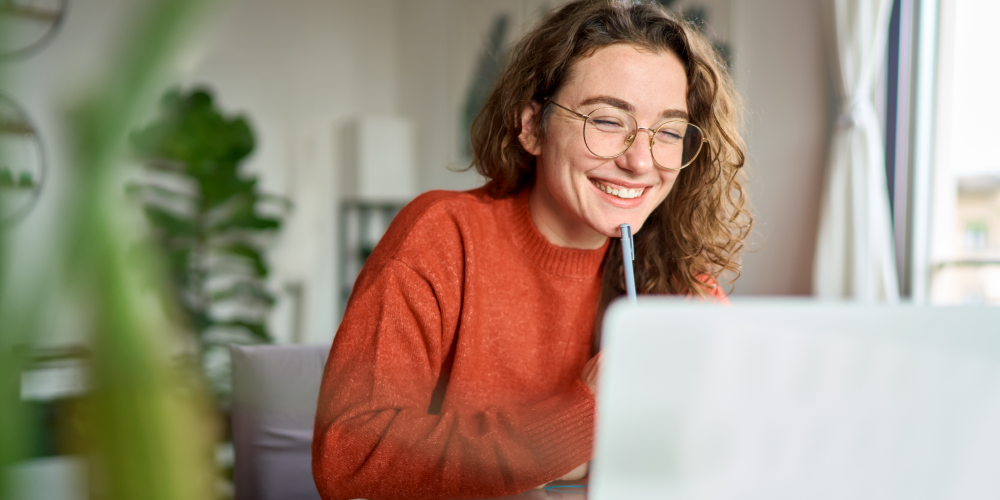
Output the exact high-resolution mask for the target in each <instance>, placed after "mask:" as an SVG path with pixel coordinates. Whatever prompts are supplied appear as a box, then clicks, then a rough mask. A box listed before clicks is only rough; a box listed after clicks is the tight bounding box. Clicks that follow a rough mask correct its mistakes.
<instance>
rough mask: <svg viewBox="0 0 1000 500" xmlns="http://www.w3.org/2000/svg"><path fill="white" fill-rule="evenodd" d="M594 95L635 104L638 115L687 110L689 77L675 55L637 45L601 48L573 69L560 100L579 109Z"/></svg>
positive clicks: (560, 94) (575, 64)
mask: <svg viewBox="0 0 1000 500" xmlns="http://www.w3.org/2000/svg"><path fill="white" fill-rule="evenodd" d="M594 96H610V97H615V98H617V99H621V100H623V101H626V102H628V103H630V104H632V105H633V106H634V107H635V109H636V113H637V114H650V113H652V114H659V113H660V112H661V111H663V110H668V109H678V110H682V111H687V74H686V73H685V71H684V65H683V64H682V63H681V61H680V59H679V58H678V57H677V56H676V55H674V53H672V52H669V51H666V50H663V51H657V52H654V51H650V50H648V49H645V48H642V47H638V46H635V45H626V44H617V45H611V46H608V47H602V48H600V49H597V50H596V51H594V53H593V54H591V55H589V56H588V57H585V58H583V59H581V60H579V61H577V62H576V63H574V64H573V66H572V67H571V68H570V71H569V77H568V78H567V79H566V83H565V84H564V85H563V87H562V88H561V89H560V90H559V94H558V98H559V99H560V100H565V101H567V102H566V104H567V105H571V106H576V105H578V104H579V103H580V102H582V101H584V100H586V99H588V98H591V97H594Z"/></svg>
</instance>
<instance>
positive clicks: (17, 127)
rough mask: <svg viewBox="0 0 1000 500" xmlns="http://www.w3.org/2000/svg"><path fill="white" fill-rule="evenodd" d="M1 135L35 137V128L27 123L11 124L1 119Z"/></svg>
mask: <svg viewBox="0 0 1000 500" xmlns="http://www.w3.org/2000/svg"><path fill="white" fill-rule="evenodd" d="M0 134H11V135H34V134H35V128H34V127H32V126H31V124H30V123H27V122H11V121H6V120H2V119H0Z"/></svg>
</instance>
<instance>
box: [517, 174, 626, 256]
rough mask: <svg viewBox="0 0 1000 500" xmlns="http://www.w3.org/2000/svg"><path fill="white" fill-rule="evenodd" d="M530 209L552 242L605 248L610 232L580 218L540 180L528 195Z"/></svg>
mask: <svg viewBox="0 0 1000 500" xmlns="http://www.w3.org/2000/svg"><path fill="white" fill-rule="evenodd" d="M528 209H529V210H530V211H531V222H533V223H534V224H535V228H537V229H538V232H539V233H541V234H542V236H544V237H545V239H546V240H548V241H549V243H552V244H553V245H556V246H559V247H564V248H577V249H581V250H594V249H597V248H601V247H602V246H603V245H604V242H606V241H607V240H608V237H607V236H604V235H603V234H601V233H599V232H597V231H595V230H594V228H592V227H590V226H588V225H587V224H586V223H585V222H583V221H580V220H576V219H575V218H573V217H572V216H571V215H569V214H565V210H564V209H563V208H562V207H560V206H559V204H558V203H557V202H556V201H555V199H554V198H553V197H552V194H551V193H549V192H548V190H547V189H545V188H544V187H542V186H540V185H539V184H538V183H537V182H536V183H535V185H534V186H532V187H531V193H530V194H529V195H528Z"/></svg>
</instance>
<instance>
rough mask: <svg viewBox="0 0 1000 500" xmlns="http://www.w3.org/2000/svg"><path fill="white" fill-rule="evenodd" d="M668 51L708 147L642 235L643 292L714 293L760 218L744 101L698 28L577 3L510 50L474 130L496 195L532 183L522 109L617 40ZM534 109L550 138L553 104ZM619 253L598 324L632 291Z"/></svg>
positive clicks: (477, 161) (662, 16) (655, 13)
mask: <svg viewBox="0 0 1000 500" xmlns="http://www.w3.org/2000/svg"><path fill="white" fill-rule="evenodd" d="M622 43H624V44H631V45H636V46H639V47H642V48H644V49H646V50H650V51H654V52H660V51H669V52H672V53H673V54H674V55H676V56H677V57H678V58H679V59H680V60H681V62H682V64H683V65H684V68H685V70H686V73H687V81H688V95H687V105H688V113H689V115H690V121H691V122H692V123H694V124H695V125H698V126H699V127H701V128H702V129H703V130H704V131H705V135H706V137H707V139H708V141H709V145H708V148H707V150H706V151H703V152H702V153H701V154H700V155H699V156H698V158H697V159H695V161H694V163H692V164H691V165H690V166H688V167H687V168H685V169H684V170H682V171H681V172H680V174H679V175H678V177H677V180H676V182H675V183H674V186H673V189H672V190H671V192H670V194H669V195H668V196H667V198H666V199H665V200H664V201H663V203H662V204H660V206H659V207H657V208H656V209H655V210H654V211H653V212H652V214H650V216H649V218H648V219H647V220H646V223H645V224H644V225H643V227H642V231H640V232H638V233H636V235H635V244H636V256H637V260H636V263H635V277H636V287H637V289H638V290H639V291H640V292H642V293H651V294H687V295H698V296H706V295H707V294H708V292H709V290H710V289H711V288H712V287H714V286H718V285H717V283H718V282H719V281H720V278H721V276H722V275H723V274H726V275H728V276H730V277H731V278H732V279H733V280H735V279H736V278H737V277H738V276H739V272H740V260H739V257H740V251H741V250H742V248H743V241H744V239H745V238H746V236H747V235H748V234H749V232H750V229H751V227H752V223H753V219H752V217H751V215H750V212H749V211H748V210H747V208H746V207H745V205H746V203H747V201H746V194H745V192H744V189H743V185H742V183H741V180H742V178H743V173H742V167H743V164H744V161H745V157H746V154H745V145H744V143H743V140H742V138H741V137H740V135H739V131H738V127H739V120H740V117H741V113H742V109H743V105H742V101H741V100H740V99H739V97H738V95H737V94H736V92H735V88H734V85H733V82H732V79H731V78H730V76H729V72H728V70H727V68H726V64H725V63H724V62H723V61H722V59H721V58H720V57H719V55H718V54H717V53H716V51H715V50H714V49H713V47H712V45H711V44H710V43H708V41H707V40H706V39H705V38H704V37H703V36H702V35H701V34H700V32H699V31H698V29H697V28H696V27H694V26H693V25H691V24H688V23H687V22H685V21H682V20H679V19H677V18H676V17H675V16H674V15H673V14H671V13H670V12H668V11H666V10H664V9H663V8H662V7H660V6H659V5H657V4H655V3H649V2H639V1H634V0H631V1H630V0H577V1H574V2H570V3H569V4H567V5H565V6H563V7H561V8H559V9H558V10H556V11H554V12H552V13H551V14H550V15H549V16H548V17H547V18H546V19H544V20H543V21H542V22H541V24H540V25H538V26H537V27H536V28H535V29H533V30H532V31H531V32H529V33H528V34H527V35H525V36H524V38H522V39H521V40H520V41H519V42H518V43H517V44H516V45H515V46H514V47H513V49H512V50H511V52H510V55H509V57H508V60H507V63H506V65H505V68H504V70H503V72H502V73H501V75H500V76H499V79H498V80H497V84H496V86H495V87H494V89H493V91H492V93H491V95H490V97H489V99H488V100H487V102H486V105H485V107H484V109H483V111H482V112H481V113H480V114H479V116H478V117H477V118H476V120H475V122H474V124H473V126H472V148H473V162H472V165H473V166H475V168H476V170H478V171H479V173H480V174H482V175H483V176H484V177H486V178H487V179H488V182H487V189H488V190H489V191H490V192H491V194H493V195H494V196H498V197H502V196H509V195H512V194H513V193H516V192H518V191H520V190H522V189H525V188H528V187H530V185H531V184H532V183H533V181H534V177H535V157H534V156H532V155H531V154H530V153H528V152H527V151H526V150H525V149H524V147H523V146H522V145H521V142H520V141H519V140H518V136H519V135H520V133H521V127H522V124H521V116H522V111H523V110H524V109H525V107H526V106H528V105H529V104H531V103H532V102H533V103H535V105H539V106H541V105H543V104H545V103H547V102H548V100H549V99H550V98H552V97H553V96H555V95H556V94H557V92H558V91H559V90H560V88H561V87H562V85H563V84H564V83H565V82H566V80H567V78H568V76H569V73H570V70H571V68H572V67H573V64H575V63H576V62H577V61H579V60H581V59H583V58H585V57H588V56H590V55H592V54H593V53H594V52H595V51H596V50H598V49H600V48H602V47H607V46H610V45H614V44H622ZM542 107H543V108H544V109H545V111H544V112H542V113H535V114H534V116H535V117H536V118H535V119H536V120H538V123H535V124H534V125H535V127H534V128H535V130H540V131H541V135H542V137H543V138H544V130H545V122H546V120H547V119H548V116H549V114H550V113H551V110H552V107H551V106H542ZM621 269H622V256H621V252H618V251H614V248H613V246H612V247H611V248H609V251H608V252H607V254H606V256H605V259H604V273H603V278H602V287H601V298H600V301H599V305H598V311H597V316H598V322H597V328H599V325H600V319H601V317H602V316H603V311H604V309H605V308H606V307H607V305H608V304H609V303H610V302H611V300H613V299H614V298H615V297H618V296H620V295H622V294H623V293H624V278H623V276H622V275H623V273H622V271H621Z"/></svg>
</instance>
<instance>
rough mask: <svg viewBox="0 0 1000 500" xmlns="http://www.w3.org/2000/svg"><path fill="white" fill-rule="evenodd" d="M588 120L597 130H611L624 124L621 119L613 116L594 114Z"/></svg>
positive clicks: (623, 126)
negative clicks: (594, 115)
mask: <svg viewBox="0 0 1000 500" xmlns="http://www.w3.org/2000/svg"><path fill="white" fill-rule="evenodd" d="M590 121H591V122H593V124H594V126H595V127H597V128H598V129H599V130H604V131H612V130H621V129H623V128H625V124H624V123H622V121H621V119H618V118H615V117H613V116H596V117H592V118H591V119H590Z"/></svg>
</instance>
